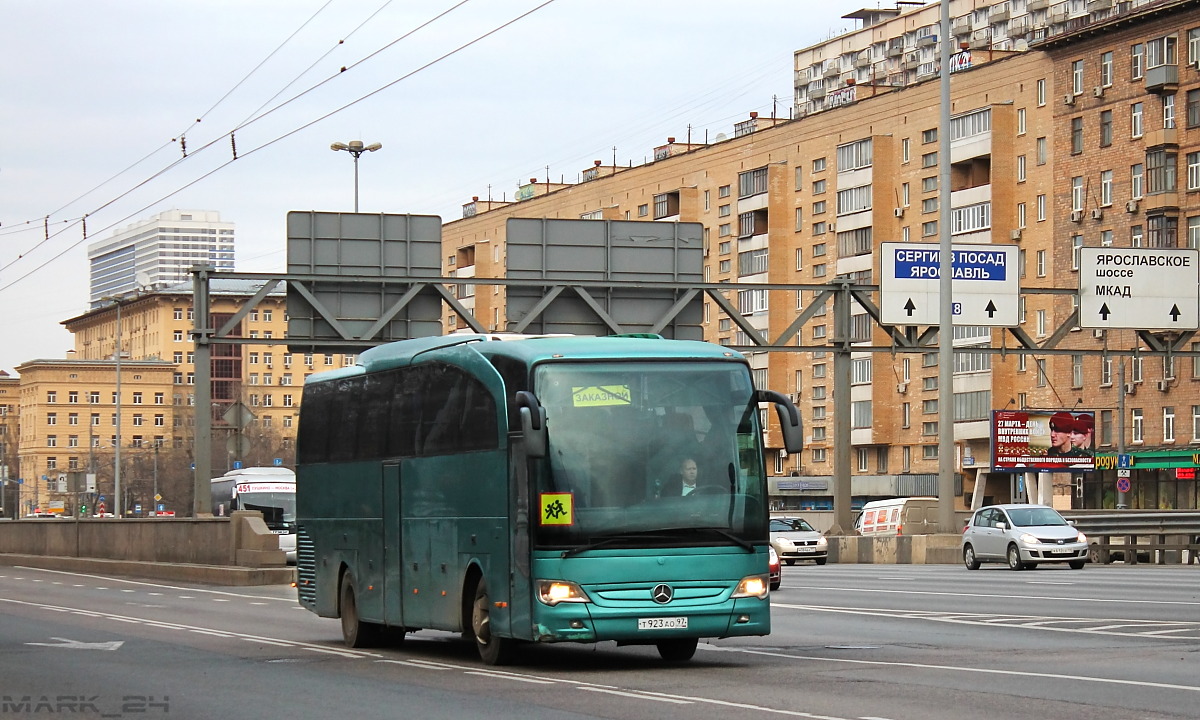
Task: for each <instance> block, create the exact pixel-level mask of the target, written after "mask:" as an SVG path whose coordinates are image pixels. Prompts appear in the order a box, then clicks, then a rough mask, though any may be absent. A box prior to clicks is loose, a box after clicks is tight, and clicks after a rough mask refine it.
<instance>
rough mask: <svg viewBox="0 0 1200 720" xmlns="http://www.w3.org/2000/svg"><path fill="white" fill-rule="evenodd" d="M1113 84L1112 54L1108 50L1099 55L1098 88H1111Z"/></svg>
mask: <svg viewBox="0 0 1200 720" xmlns="http://www.w3.org/2000/svg"><path fill="white" fill-rule="evenodd" d="M1112 84H1113V54H1112V51H1111V50H1110V51H1109V52H1106V53H1100V86H1101V87H1111V86H1112Z"/></svg>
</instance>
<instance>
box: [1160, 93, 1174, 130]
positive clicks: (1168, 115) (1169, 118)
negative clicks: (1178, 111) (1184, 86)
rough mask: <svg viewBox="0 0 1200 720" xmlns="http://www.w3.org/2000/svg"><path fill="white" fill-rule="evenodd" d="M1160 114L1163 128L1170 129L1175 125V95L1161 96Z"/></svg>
mask: <svg viewBox="0 0 1200 720" xmlns="http://www.w3.org/2000/svg"><path fill="white" fill-rule="evenodd" d="M1162 116H1163V129H1164V130H1170V129H1172V128H1174V127H1175V96H1174V95H1163V96H1162Z"/></svg>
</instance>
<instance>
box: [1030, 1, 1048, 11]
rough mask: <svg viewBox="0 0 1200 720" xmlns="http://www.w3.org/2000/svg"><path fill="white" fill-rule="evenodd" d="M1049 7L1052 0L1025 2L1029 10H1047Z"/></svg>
mask: <svg viewBox="0 0 1200 720" xmlns="http://www.w3.org/2000/svg"><path fill="white" fill-rule="evenodd" d="M1048 7H1050V0H1029V2H1027V3H1025V9H1026V10H1028V11H1029V12H1034V11H1036V10H1045V9H1046V8H1048Z"/></svg>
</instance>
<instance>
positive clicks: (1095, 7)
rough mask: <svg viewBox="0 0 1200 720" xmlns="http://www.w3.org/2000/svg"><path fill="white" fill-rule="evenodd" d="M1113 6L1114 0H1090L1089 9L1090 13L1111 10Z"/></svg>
mask: <svg viewBox="0 0 1200 720" xmlns="http://www.w3.org/2000/svg"><path fill="white" fill-rule="evenodd" d="M1112 6H1113V2H1112V0H1088V4H1087V11H1088V12H1090V13H1095V12H1104V11H1105V10H1111V9H1112Z"/></svg>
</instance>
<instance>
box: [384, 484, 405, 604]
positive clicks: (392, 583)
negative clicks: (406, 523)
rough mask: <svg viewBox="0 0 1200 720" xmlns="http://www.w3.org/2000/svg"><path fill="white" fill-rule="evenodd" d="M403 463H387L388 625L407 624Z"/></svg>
mask: <svg viewBox="0 0 1200 720" xmlns="http://www.w3.org/2000/svg"><path fill="white" fill-rule="evenodd" d="M400 509H401V508H400V463H397V462H392V463H385V464H384V466H383V617H384V620H385V622H386V623H387V624H388V625H393V626H401V627H402V626H403V625H404V616H403V610H402V603H401V598H403V596H404V592H403V589H402V584H401V577H402V570H401V566H402V565H403V563H404V553H403V550H404V548H403V547H402V546H401V535H400V517H401V513H400Z"/></svg>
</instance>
